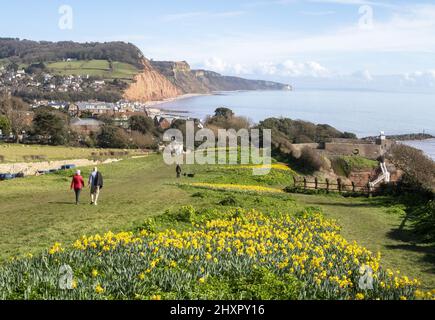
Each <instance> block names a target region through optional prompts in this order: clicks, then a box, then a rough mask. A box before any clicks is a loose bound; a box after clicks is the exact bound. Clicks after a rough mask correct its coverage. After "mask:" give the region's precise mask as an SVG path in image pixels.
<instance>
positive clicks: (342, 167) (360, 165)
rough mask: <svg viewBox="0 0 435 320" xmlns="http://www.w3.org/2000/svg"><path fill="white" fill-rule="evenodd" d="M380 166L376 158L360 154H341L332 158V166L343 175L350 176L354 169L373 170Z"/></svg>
mask: <svg viewBox="0 0 435 320" xmlns="http://www.w3.org/2000/svg"><path fill="white" fill-rule="evenodd" d="M378 166H379V163H378V162H377V161H374V160H370V159H367V158H363V157H360V156H341V157H335V158H333V159H332V168H333V169H334V172H335V173H336V174H338V175H341V176H347V177H348V176H349V175H350V173H351V172H352V171H355V170H362V169H368V170H372V169H375V168H377V167H378Z"/></svg>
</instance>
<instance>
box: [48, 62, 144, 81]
mask: <svg viewBox="0 0 435 320" xmlns="http://www.w3.org/2000/svg"><path fill="white" fill-rule="evenodd" d="M47 68H48V69H49V70H51V71H52V72H53V73H55V74H58V75H62V76H67V75H76V76H78V75H80V76H86V75H89V76H95V77H100V78H103V79H125V80H132V79H133V78H134V76H135V75H136V74H138V73H139V70H138V69H137V68H136V67H135V66H132V65H130V64H127V63H122V62H116V61H114V62H113V63H112V69H111V68H110V64H109V61H107V60H89V61H71V62H53V63H49V64H48V65H47Z"/></svg>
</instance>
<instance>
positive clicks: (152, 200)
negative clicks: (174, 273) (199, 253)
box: [0, 155, 435, 288]
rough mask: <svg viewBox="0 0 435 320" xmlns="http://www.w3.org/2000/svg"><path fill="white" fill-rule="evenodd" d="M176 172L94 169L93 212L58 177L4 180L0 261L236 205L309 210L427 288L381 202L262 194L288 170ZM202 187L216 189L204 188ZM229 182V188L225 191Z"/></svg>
mask: <svg viewBox="0 0 435 320" xmlns="http://www.w3.org/2000/svg"><path fill="white" fill-rule="evenodd" d="M183 169H184V170H185V172H187V173H193V174H195V177H194V178H187V177H182V178H181V179H179V180H177V179H175V168H174V167H171V166H166V165H165V164H164V163H163V161H162V159H161V156H158V155H152V156H149V157H148V158H144V159H130V160H125V161H122V162H119V163H114V164H110V165H106V166H101V171H102V172H103V174H104V175H105V187H104V189H103V191H102V195H101V201H100V205H99V206H98V207H94V206H90V205H89V204H88V198H87V192H88V191H87V190H86V191H84V194H83V204H82V205H80V206H78V207H77V206H75V205H73V202H74V199H73V194H72V192H70V191H69V183H70V178H69V177H68V176H67V175H65V173H63V174H56V175H51V176H43V177H29V178H26V179H22V180H16V181H8V182H4V183H2V184H1V189H0V218H1V220H2V224H1V225H0V256H1V258H2V259H3V261H4V260H6V259H7V258H9V257H11V256H17V255H25V254H27V253H28V252H32V253H38V252H41V251H43V250H46V249H47V248H49V247H50V246H51V245H52V244H53V243H54V242H62V243H63V244H64V245H67V244H70V243H72V242H73V241H74V240H76V239H78V238H80V237H81V236H82V235H84V234H86V235H92V234H96V233H99V234H102V233H104V232H107V231H109V230H111V231H113V232H118V231H125V230H136V229H137V228H139V227H140V226H144V221H145V220H147V219H148V218H150V217H156V216H161V215H162V214H164V213H165V212H166V213H171V212H177V211H178V210H179V209H180V207H181V206H185V205H191V206H193V207H194V208H195V209H196V210H203V209H207V210H213V209H216V210H219V211H227V210H230V209H233V208H238V207H242V208H244V209H246V210H250V209H256V210H259V211H261V212H264V213H266V214H268V213H274V212H275V213H277V212H282V213H285V214H290V215H294V214H296V213H298V212H301V211H303V210H305V209H304V208H306V207H312V208H314V209H313V210H314V211H323V212H324V213H325V216H326V217H328V218H334V219H336V220H337V223H338V224H339V225H341V226H342V227H343V228H342V231H341V233H342V234H343V236H344V238H346V239H347V240H349V241H353V240H356V241H357V242H358V243H359V244H360V245H362V246H365V247H366V248H368V249H369V250H371V251H372V252H377V251H380V252H381V253H382V264H383V265H385V266H386V267H387V268H391V269H394V270H396V269H400V270H401V271H402V273H403V274H406V275H408V276H410V277H417V278H419V279H420V280H422V282H423V286H424V287H425V288H433V287H435V270H434V268H433V258H434V250H433V248H431V247H428V246H422V245H414V244H412V243H410V242H409V241H408V240H409V238H406V230H404V231H398V227H399V225H400V223H401V221H402V220H401V218H402V217H400V216H399V215H397V214H395V213H394V212H392V211H391V210H389V207H390V204H389V201H388V199H386V198H379V199H376V198H375V199H364V198H361V199H347V198H343V197H341V196H338V195H330V196H321V195H316V196H308V195H289V194H285V193H284V194H283V193H270V192H263V191H264V190H265V189H266V190H268V188H273V189H277V190H279V189H281V188H282V187H284V186H286V185H288V184H291V183H292V181H293V179H292V175H293V174H295V173H294V172H293V171H291V170H285V169H284V170H283V168H278V167H277V168H275V169H273V170H272V173H271V174H270V175H267V176H253V175H252V171H251V170H252V168H249V167H246V168H235V167H225V168H223V167H214V166H190V167H183ZM88 173H89V169H84V175H87V174H88ZM201 184H202V185H201ZM204 184H205V185H206V186H210V185H211V186H213V185H219V186H220V187H219V188H204ZM231 185H232V186H233V187H232V188H230V187H228V186H231ZM237 186H244V187H243V188H237ZM246 186H251V187H246ZM249 189H252V190H249ZM157 222H158V223H157V226H156V228H157V230H160V231H164V230H165V229H166V228H168V227H169V228H174V227H175V228H177V229H179V230H182V229H183V228H187V227H189V225H190V224H189V223H188V224H185V225H184V224H183V223H181V224H174V223H173V221H170V220H164V219H160V220H157Z"/></svg>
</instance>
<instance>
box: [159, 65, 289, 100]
mask: <svg viewBox="0 0 435 320" xmlns="http://www.w3.org/2000/svg"><path fill="white" fill-rule="evenodd" d="M151 64H152V66H153V67H154V68H155V69H157V70H158V71H159V72H160V73H161V74H163V75H164V76H165V77H166V78H167V79H169V81H171V82H172V84H174V85H175V86H177V87H178V88H179V89H180V90H181V91H182V92H183V93H209V92H212V91H236V90H291V89H292V88H291V86H289V85H286V84H282V83H277V82H271V81H261V80H248V79H242V78H238V77H226V76H222V75H220V74H219V73H216V72H212V71H207V70H191V68H190V66H189V64H187V62H185V61H182V62H171V61H151Z"/></svg>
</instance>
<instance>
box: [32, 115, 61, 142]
mask: <svg viewBox="0 0 435 320" xmlns="http://www.w3.org/2000/svg"><path fill="white" fill-rule="evenodd" d="M67 128H68V126H67V124H66V122H65V120H64V119H63V118H62V117H61V116H60V115H59V114H57V113H55V112H50V111H46V110H44V111H40V112H38V113H37V114H36V116H35V118H34V119H33V134H34V135H37V136H40V137H41V138H42V140H43V141H42V142H44V143H48V144H51V145H65V144H67V143H68V142H69V132H68V130H67Z"/></svg>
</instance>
